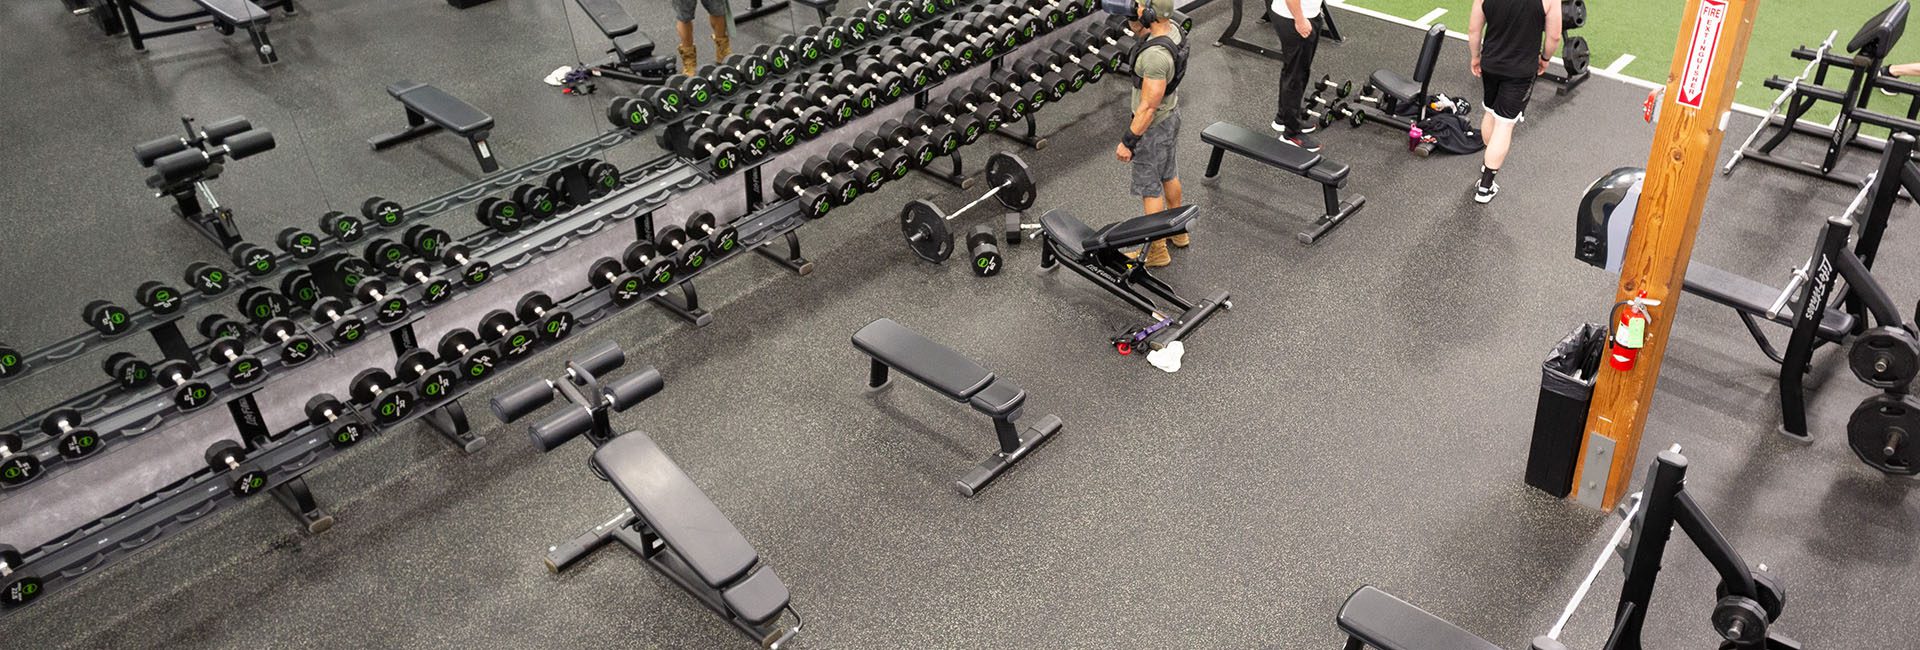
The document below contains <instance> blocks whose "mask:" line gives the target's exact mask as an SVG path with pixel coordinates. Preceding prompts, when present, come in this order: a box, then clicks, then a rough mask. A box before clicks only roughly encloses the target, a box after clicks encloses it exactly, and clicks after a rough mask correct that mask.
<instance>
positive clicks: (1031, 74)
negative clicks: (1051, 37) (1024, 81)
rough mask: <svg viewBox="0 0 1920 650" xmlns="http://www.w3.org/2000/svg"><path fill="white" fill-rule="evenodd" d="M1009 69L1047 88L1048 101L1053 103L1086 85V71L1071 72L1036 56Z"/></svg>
mask: <svg viewBox="0 0 1920 650" xmlns="http://www.w3.org/2000/svg"><path fill="white" fill-rule="evenodd" d="M1068 65H1072V64H1068ZM1007 67H1008V68H1009V69H1011V70H1013V71H1014V73H1015V74H1018V75H1020V76H1023V77H1026V78H1028V79H1031V80H1033V81H1035V82H1038V83H1039V84H1040V85H1042V86H1045V87H1046V89H1047V99H1049V100H1051V101H1056V102H1057V101H1060V98H1062V97H1066V96H1067V93H1070V92H1073V91H1075V90H1079V89H1080V88H1081V86H1083V85H1085V84H1086V71H1084V70H1076V71H1073V72H1069V71H1067V70H1065V69H1063V68H1061V67H1060V66H1059V65H1058V64H1056V63H1054V62H1053V61H1048V60H1046V59H1045V58H1043V57H1037V56H1036V57H1032V58H1027V59H1022V60H1020V61H1016V62H1014V64H1013V65H1011V66H1007Z"/></svg>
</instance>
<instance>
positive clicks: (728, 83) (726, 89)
mask: <svg viewBox="0 0 1920 650" xmlns="http://www.w3.org/2000/svg"><path fill="white" fill-rule="evenodd" d="M720 92H723V93H731V92H733V80H731V79H721V80H720Z"/></svg>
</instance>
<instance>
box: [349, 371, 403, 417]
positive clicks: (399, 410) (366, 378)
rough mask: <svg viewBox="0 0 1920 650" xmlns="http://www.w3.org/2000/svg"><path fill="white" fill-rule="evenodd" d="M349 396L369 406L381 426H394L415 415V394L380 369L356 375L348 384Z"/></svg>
mask: <svg viewBox="0 0 1920 650" xmlns="http://www.w3.org/2000/svg"><path fill="white" fill-rule="evenodd" d="M347 395H349V396H351V397H352V398H353V400H354V401H355V402H358V403H361V404H365V405H367V407H368V410H371V411H372V412H373V420H374V421H375V422H378V423H380V424H393V423H395V422H399V421H400V420H403V419H405V418H406V417H407V415H408V414H410V413H413V392H412V391H409V390H407V389H406V388H403V387H401V386H400V385H399V384H398V383H396V382H394V380H393V376H392V375H389V374H387V371H385V370H381V369H379V368H368V369H366V370H362V371H360V373H359V374H356V375H354V376H353V381H351V382H349V383H348V384H347Z"/></svg>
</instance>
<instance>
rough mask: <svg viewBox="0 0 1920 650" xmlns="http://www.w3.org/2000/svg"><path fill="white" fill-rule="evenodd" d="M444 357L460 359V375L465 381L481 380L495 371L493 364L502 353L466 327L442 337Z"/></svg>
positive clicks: (441, 344) (436, 347)
mask: <svg viewBox="0 0 1920 650" xmlns="http://www.w3.org/2000/svg"><path fill="white" fill-rule="evenodd" d="M435 349H437V350H439V351H440V358H442V359H459V360H460V367H459V371H460V377H461V379H462V380H463V381H480V380H482V379H485V378H486V377H487V375H489V374H492V373H493V366H494V364H495V363H497V362H498V361H499V360H500V354H499V353H498V352H495V351H494V349H493V348H491V347H488V346H484V345H481V344H480V337H479V336H476V335H474V333H473V332H471V331H468V330H464V329H454V330H452V331H450V332H447V333H446V334H444V335H442V336H441V337H440V343H439V345H437V346H435Z"/></svg>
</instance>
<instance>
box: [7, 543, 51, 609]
mask: <svg viewBox="0 0 1920 650" xmlns="http://www.w3.org/2000/svg"><path fill="white" fill-rule="evenodd" d="M23 560H24V558H22V556H21V555H20V552H19V551H16V550H14V549H13V547H12V546H8V545H6V544H0V608H5V609H13V608H15V607H20V606H23V605H26V604H27V603H31V602H33V601H34V599H37V598H39V597H40V592H41V591H43V590H45V585H44V584H43V583H41V582H40V578H39V577H38V576H34V575H29V574H25V573H20V567H21V565H22V564H23V563H24V561H23Z"/></svg>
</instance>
